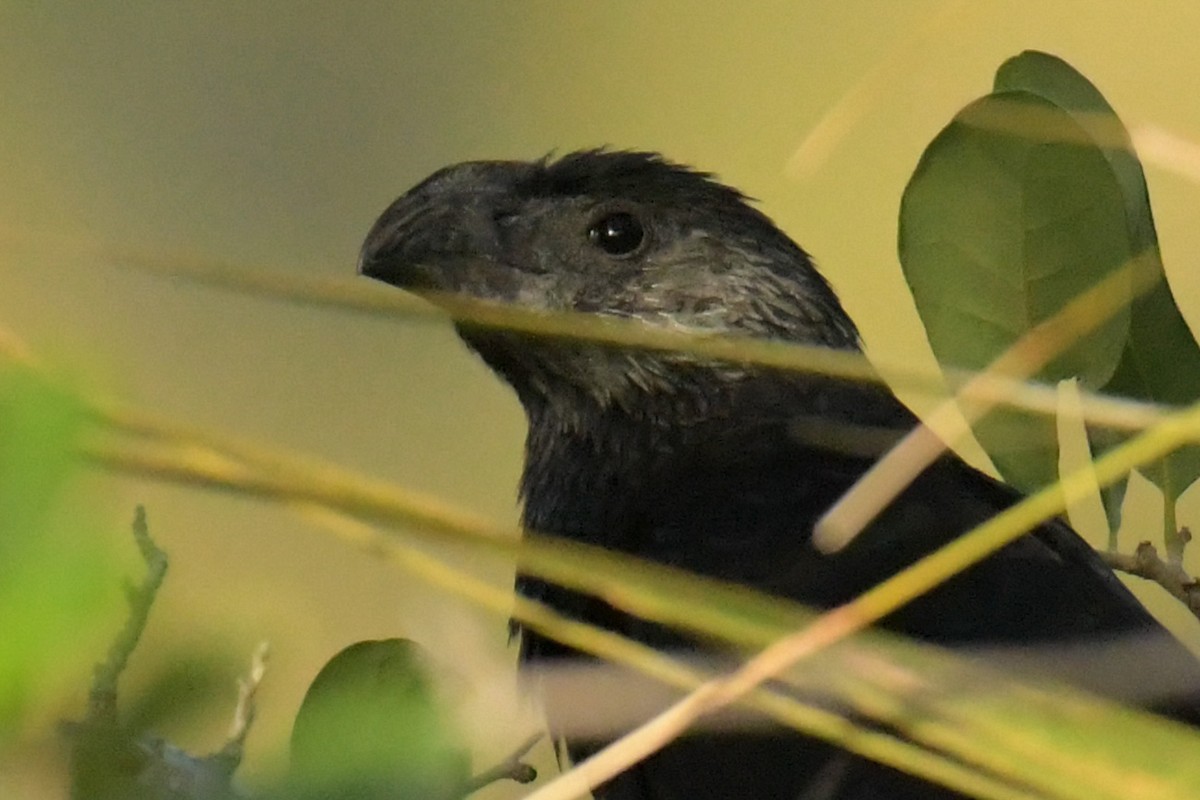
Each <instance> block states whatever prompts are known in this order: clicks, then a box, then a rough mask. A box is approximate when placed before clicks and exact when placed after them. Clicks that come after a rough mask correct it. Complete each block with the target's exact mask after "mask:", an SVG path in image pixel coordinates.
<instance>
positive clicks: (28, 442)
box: [0, 361, 118, 744]
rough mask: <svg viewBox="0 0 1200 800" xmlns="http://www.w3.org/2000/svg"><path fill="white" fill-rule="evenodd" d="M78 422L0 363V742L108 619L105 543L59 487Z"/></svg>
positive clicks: (20, 372) (40, 382)
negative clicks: (84, 643) (81, 645)
mask: <svg viewBox="0 0 1200 800" xmlns="http://www.w3.org/2000/svg"><path fill="white" fill-rule="evenodd" d="M82 424H83V405H82V401H81V399H80V398H79V397H77V396H76V395H74V394H73V393H72V392H71V391H69V390H68V389H65V388H63V386H61V385H60V384H58V383H56V382H53V381H51V380H49V379H47V378H46V377H45V376H44V375H43V374H41V373H39V372H38V371H36V370H35V369H33V368H31V367H28V366H24V365H20V364H17V363H14V362H6V361H0V630H2V631H3V634H2V635H0V744H3V743H4V741H5V740H6V739H7V738H9V737H11V736H13V735H15V734H16V733H17V732H18V731H19V730H20V725H21V722H22V718H23V717H24V715H25V713H26V712H27V711H29V710H30V703H32V702H34V701H35V700H41V701H43V702H44V701H46V700H48V699H49V698H48V697H46V696H45V691H46V690H47V688H48V687H51V686H54V685H55V684H56V683H57V682H58V681H61V679H62V676H64V675H67V674H71V673H73V672H76V671H77V668H78V665H79V663H80V659H81V658H90V657H91V656H90V655H89V654H87V653H86V652H81V651H80V644H81V643H82V642H87V641H89V640H91V639H92V638H93V637H94V635H95V634H94V631H96V630H97V629H102V628H103V626H104V625H105V624H107V623H108V622H109V620H110V613H111V608H112V604H111V600H112V597H113V581H114V576H115V575H116V574H118V573H117V569H116V563H117V560H116V557H115V554H114V552H113V551H112V550H111V547H110V543H111V541H112V539H110V538H106V537H104V536H101V535H99V534H100V533H101V532H102V531H103V524H102V523H101V522H100V519H102V517H100V518H98V517H97V515H94V514H93V513H92V512H94V509H85V508H81V507H79V504H78V503H76V502H73V501H74V500H77V499H78V498H77V497H76V496H75V495H74V494H72V493H69V492H68V489H69V487H70V485H71V483H72V478H73V477H74V475H73V473H74V470H75V468H76V466H77V461H78V456H77V452H76V450H77V443H78V437H79V436H80V434H81V431H82ZM74 688H76V689H77V688H78V687H74Z"/></svg>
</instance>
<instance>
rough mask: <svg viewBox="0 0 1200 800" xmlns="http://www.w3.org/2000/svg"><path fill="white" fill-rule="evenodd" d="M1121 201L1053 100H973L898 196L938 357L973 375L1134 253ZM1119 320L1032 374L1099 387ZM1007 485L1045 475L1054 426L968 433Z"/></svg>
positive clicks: (1010, 420) (903, 244) (1012, 414)
mask: <svg viewBox="0 0 1200 800" xmlns="http://www.w3.org/2000/svg"><path fill="white" fill-rule="evenodd" d="M1124 209H1125V203H1124V194H1123V192H1122V187H1121V184H1120V182H1119V181H1118V179H1117V177H1116V175H1115V173H1114V170H1113V167H1112V165H1111V164H1110V162H1109V161H1108V159H1107V158H1106V157H1105V154H1104V152H1103V151H1102V150H1101V149H1100V148H1099V147H1097V146H1096V145H1095V144H1094V143H1092V141H1091V138H1090V135H1089V134H1088V132H1087V131H1086V130H1085V129H1084V128H1083V127H1081V126H1080V124H1079V123H1078V122H1077V121H1076V120H1075V119H1074V118H1073V117H1072V116H1071V115H1070V114H1068V113H1067V112H1065V111H1063V110H1062V109H1060V108H1058V107H1057V106H1056V105H1055V104H1054V103H1052V102H1050V101H1049V100H1046V99H1044V98H1041V97H1038V96H1036V95H1034V94H1031V93H1029V92H1026V91H1003V92H997V93H993V94H991V95H988V96H987V97H984V98H982V99H980V100H977V101H975V102H974V103H971V104H970V105H968V106H967V107H966V108H964V109H963V110H962V111H961V112H959V113H958V115H956V116H955V118H954V120H953V121H951V123H950V124H949V125H948V126H947V127H946V128H945V129H943V130H942V132H941V133H939V134H938V136H937V137H936V138H935V139H934V140H933V142H932V143H931V144H930V145H929V147H928V148H927V149H926V150H925V153H924V154H923V155H922V157H921V160H920V163H919V164H918V165H917V168H916V171H915V172H914V173H913V176H912V178H911V179H910V181H909V184H908V186H907V187H906V188H905V191H904V197H903V200H902V203H901V209H900V235H899V251H900V261H901V264H902V266H903V268H904V274H905V277H906V279H907V280H908V283H909V285H910V287H911V288H912V291H913V296H914V299H915V300H916V304H917V309H918V311H919V312H920V315H921V319H922V322H923V323H924V325H925V329H926V332H927V334H928V336H929V341H930V344H931V346H932V347H933V351H934V353H935V354H936V355H937V358H938V360H939V361H940V362H942V363H943V364H947V365H953V366H957V367H964V368H968V369H983V368H984V367H986V366H987V365H988V364H989V363H991V362H992V361H993V360H994V359H995V358H996V357H997V356H999V355H1000V354H1001V353H1003V352H1004V351H1005V350H1007V349H1008V348H1009V347H1010V346H1011V345H1012V344H1013V343H1015V342H1016V341H1017V340H1018V339H1019V338H1020V337H1021V336H1022V335H1024V334H1025V333H1026V332H1028V331H1029V330H1030V329H1031V328H1033V327H1034V326H1035V325H1037V324H1038V323H1040V322H1042V321H1043V320H1045V319H1047V318H1049V317H1051V316H1052V315H1054V314H1055V313H1056V312H1057V311H1058V310H1060V309H1061V308H1062V307H1063V306H1064V305H1065V304H1066V303H1067V302H1068V301H1070V300H1071V299H1072V298H1074V297H1075V296H1076V295H1078V294H1080V293H1081V292H1083V291H1085V290H1086V289H1088V288H1089V287H1091V286H1092V285H1093V284H1095V283H1097V282H1099V281H1100V280H1102V279H1103V278H1105V277H1106V276H1107V275H1108V274H1109V273H1111V272H1112V271H1114V270H1116V269H1118V268H1120V267H1121V266H1122V265H1124V264H1125V263H1126V262H1128V261H1129V260H1130V258H1131V257H1132V256H1133V255H1134V253H1135V249H1134V243H1133V241H1132V239H1131V237H1130V235H1129V233H1128V231H1127V230H1126V226H1124V225H1119V224H1116V225H1115V224H1113V221H1114V220H1121V219H1123V218H1124V214H1125V210H1124ZM1128 330H1129V313H1128V311H1124V312H1121V313H1118V314H1116V315H1115V316H1114V317H1112V318H1111V319H1109V320H1108V321H1107V322H1106V323H1104V324H1102V325H1100V326H1099V327H1098V328H1097V329H1096V330H1095V331H1094V333H1093V334H1092V335H1091V336H1089V337H1087V338H1085V339H1084V340H1083V341H1081V342H1079V343H1078V344H1077V345H1075V346H1074V347H1072V348H1070V349H1068V350H1067V351H1066V352H1065V353H1063V354H1061V355H1060V356H1059V357H1058V358H1056V359H1054V360H1053V361H1052V362H1051V363H1049V364H1048V365H1047V366H1046V367H1045V368H1044V369H1043V370H1042V371H1041V372H1039V373H1038V374H1037V375H1036V376H1035V377H1037V378H1039V379H1041V380H1044V381H1057V380H1060V379H1063V378H1067V377H1075V376H1077V377H1079V378H1080V379H1081V380H1082V381H1083V382H1084V383H1085V385H1087V386H1089V387H1093V388H1094V387H1097V386H1100V385H1103V384H1104V383H1105V382H1107V381H1108V380H1109V378H1110V377H1111V376H1112V374H1113V372H1114V371H1115V370H1116V368H1117V363H1118V360H1119V358H1120V355H1121V352H1122V349H1123V348H1124V346H1125V342H1126V339H1127V336H1128ZM975 431H976V434H977V436H978V438H979V440H980V442H981V443H982V444H983V446H984V448H985V449H986V450H987V452H988V455H989V456H991V457H992V459H993V461H994V462H995V463H996V466H997V467H998V468H999V469H1000V471H1001V472H1002V473H1003V474H1004V476H1005V478H1006V479H1008V480H1009V481H1010V482H1012V483H1014V484H1015V485H1017V486H1019V487H1020V488H1022V489H1025V490H1027V491H1028V490H1032V489H1035V488H1038V487H1040V486H1043V485H1046V484H1048V483H1050V482H1052V481H1053V480H1054V477H1055V475H1056V473H1057V466H1058V464H1057V462H1058V440H1057V432H1056V428H1055V425H1054V421H1053V420H1051V419H1047V418H1045V417H1040V416H1036V415H1031V414H1024V413H1021V412H1017V411H1012V410H999V411H996V412H993V413H992V414H990V415H988V416H987V417H985V418H984V419H983V420H981V421H980V422H978V423H976V426H975Z"/></svg>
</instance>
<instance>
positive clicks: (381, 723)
mask: <svg viewBox="0 0 1200 800" xmlns="http://www.w3.org/2000/svg"><path fill="white" fill-rule="evenodd" d="M451 717H452V715H451V713H450V711H449V709H446V708H444V707H443V706H442V704H441V703H439V702H438V699H437V697H436V695H435V693H434V688H433V680H432V678H431V677H430V674H429V665H428V662H427V660H426V658H425V656H424V654H423V653H422V651H421V648H420V647H419V646H418V645H416V644H415V643H413V642H411V641H409V640H407V639H384V640H380V641H366V642H358V643H357V644H353V645H350V646H349V647H347V648H346V649H345V650H342V651H341V652H340V653H338V654H337V655H336V656H334V657H333V658H332V659H331V660H330V661H329V663H327V664H326V665H325V666H324V667H323V668H322V669H321V672H320V674H318V675H317V678H316V680H314V681H313V682H312V685H311V686H309V688H308V692H307V694H305V696H304V702H303V704H302V705H301V706H300V712H299V713H298V714H297V715H296V722H295V725H294V727H293V729H292V753H291V762H292V769H291V775H290V777H291V780H292V781H294V782H295V783H294V784H293V785H294V786H295V787H297V789H296V791H300V792H302V793H303V794H304V795H305V796H336V797H354V798H405V797H413V798H439V797H446V798H449V797H453V796H455V794H456V793H458V792H460V791H461V789H462V787H463V786H464V785H465V784H466V781H467V779H468V778H469V768H470V764H469V759H468V757H467V754H466V749H465V747H464V746H463V745H462V743H461V742H460V741H459V737H458V735H457V733H456V732H455V731H454V730H453V728H452V726H451V724H450V719H451Z"/></svg>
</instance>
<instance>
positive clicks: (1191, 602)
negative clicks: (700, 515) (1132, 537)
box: [1100, 527, 1200, 617]
mask: <svg viewBox="0 0 1200 800" xmlns="http://www.w3.org/2000/svg"><path fill="white" fill-rule="evenodd" d="M1179 538H1180V540H1181V541H1183V542H1185V543H1186V542H1188V541H1191V538H1192V533H1191V531H1190V530H1189V529H1188V528H1186V527H1184V528H1180V529H1179ZM1100 556H1101V558H1103V559H1104V563H1106V564H1108V566H1109V567H1111V568H1112V569H1116V570H1120V571H1121V572H1124V573H1127V574H1129V575H1136V576H1137V577H1139V578H1145V579H1146V580H1148V581H1153V582H1155V583H1157V584H1158V585H1159V586H1161V587H1162V588H1164V589H1166V590H1167V591H1168V592H1170V594H1171V596H1172V597H1174V598H1175V599H1176V600H1178V601H1179V602H1181V603H1183V604H1184V605H1185V606H1187V608H1188V610H1189V611H1191V612H1192V613H1193V614H1194V615H1196V617H1200V582H1197V580H1196V579H1195V578H1193V577H1192V576H1191V575H1188V574H1187V572H1186V571H1184V569H1183V564H1182V562H1181V561H1176V560H1174V559H1167V560H1165V561H1164V560H1163V559H1162V558H1160V557H1159V555H1158V550H1157V549H1156V548H1155V547H1154V545H1152V544H1151V543H1150V542H1142V543H1140V544H1139V545H1138V546H1137V550H1135V551H1134V553H1133V555H1129V554H1127V553H1101V554H1100Z"/></svg>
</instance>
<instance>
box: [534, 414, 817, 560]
mask: <svg viewBox="0 0 1200 800" xmlns="http://www.w3.org/2000/svg"><path fill="white" fill-rule="evenodd" d="M525 408H526V413H527V416H528V418H529V432H528V436H527V438H526V445H525V470H524V474H523V475H522V481H521V494H522V497H523V499H524V519H525V524H526V525H527V527H529V528H530V529H532V530H537V531H542V532H546V533H552V534H557V535H561V536H568V537H571V538H577V539H584V540H588V541H593V542H595V543H597V544H604V545H605V546H614V547H618V548H619V547H620V542H619V541H618V539H619V537H620V534H621V532H622V531H623V530H627V529H629V528H630V527H632V526H634V525H636V524H637V523H638V521H639V519H640V515H641V514H642V513H643V512H644V510H645V509H644V501H645V498H646V497H647V496H649V495H651V493H652V492H653V491H654V490H655V488H656V487H661V485H662V482H663V481H669V480H671V476H672V475H677V474H678V473H679V472H680V471H682V470H683V469H684V468H686V467H688V466H689V465H692V464H695V463H696V462H697V461H703V460H705V459H710V458H714V457H719V458H720V459H721V460H722V462H724V463H728V464H729V465H730V466H732V465H733V463H734V462H736V461H737V460H738V454H742V455H744V454H747V453H751V452H753V451H755V450H757V449H761V448H764V447H776V448H777V447H778V446H779V443H780V442H781V441H783V440H785V439H786V428H787V424H788V421H789V420H790V419H791V416H792V413H793V410H794V404H790V403H781V404H779V407H778V408H767V407H764V406H763V405H762V404H761V403H755V404H751V403H749V402H746V401H745V398H740V399H739V396H738V394H736V393H723V394H720V395H718V394H707V395H704V396H699V395H688V394H680V395H670V396H655V397H647V398H644V399H643V402H641V403H639V404H638V405H637V406H636V408H632V409H630V408H625V407H621V406H616V405H605V406H602V405H600V404H597V403H579V402H570V403H560V404H555V403H551V402H535V403H526V405H525ZM597 536H603V537H605V538H606V540H605V541H603V542H597V541H596V537H597ZM609 537H613V538H609Z"/></svg>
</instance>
